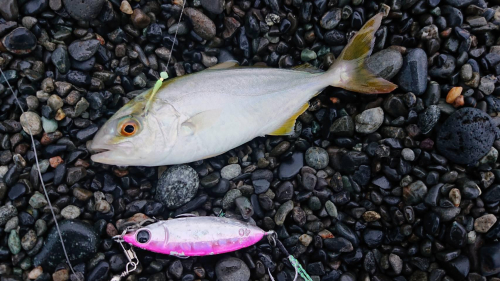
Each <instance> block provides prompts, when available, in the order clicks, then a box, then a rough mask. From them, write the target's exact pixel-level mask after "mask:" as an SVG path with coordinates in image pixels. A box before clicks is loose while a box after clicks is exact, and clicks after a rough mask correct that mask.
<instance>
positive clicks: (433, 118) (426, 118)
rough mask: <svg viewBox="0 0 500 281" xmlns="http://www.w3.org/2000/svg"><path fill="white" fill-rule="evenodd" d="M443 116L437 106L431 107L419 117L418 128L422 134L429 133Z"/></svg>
mask: <svg viewBox="0 0 500 281" xmlns="http://www.w3.org/2000/svg"><path fill="white" fill-rule="evenodd" d="M440 116H441V110H440V109H439V107H438V106H437V105H430V106H429V107H427V109H426V110H425V111H424V112H423V113H422V114H420V115H419V116H418V127H419V128H420V130H421V131H422V134H427V133H429V132H430V131H431V130H432V129H433V128H434V126H436V124H437V122H438V121H439V117H440Z"/></svg>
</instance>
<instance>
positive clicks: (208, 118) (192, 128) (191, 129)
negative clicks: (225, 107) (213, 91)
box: [181, 109, 221, 135]
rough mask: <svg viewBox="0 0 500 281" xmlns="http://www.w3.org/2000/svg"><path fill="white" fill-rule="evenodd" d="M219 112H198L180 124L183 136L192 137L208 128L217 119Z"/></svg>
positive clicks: (214, 110) (215, 110) (216, 110)
mask: <svg viewBox="0 0 500 281" xmlns="http://www.w3.org/2000/svg"><path fill="white" fill-rule="evenodd" d="M220 114H221V110H218V109H213V110H207V111H203V112H200V113H198V114H196V115H194V116H193V117H191V118H189V119H188V120H186V121H185V122H183V123H182V124H181V133H182V134H183V135H192V134H194V133H196V132H200V131H203V130H205V129H207V128H210V126H212V125H213V124H214V123H215V122H217V120H218V119H219V117H220Z"/></svg>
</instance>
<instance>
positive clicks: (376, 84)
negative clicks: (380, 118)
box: [326, 13, 397, 94]
mask: <svg viewBox="0 0 500 281" xmlns="http://www.w3.org/2000/svg"><path fill="white" fill-rule="evenodd" d="M382 17H383V14H382V13H379V14H377V15H375V16H374V17H372V18H371V19H370V20H369V21H368V22H366V24H365V25H364V26H363V27H362V28H361V29H360V30H359V31H358V33H356V35H354V37H353V38H352V39H351V41H350V42H349V43H348V44H347V46H346V47H345V48H344V50H343V51H342V53H341V54H340V56H339V57H338V58H337V60H336V61H335V63H334V64H333V65H332V66H331V67H330V69H328V71H327V73H326V75H330V77H332V78H333V81H332V82H331V84H330V85H331V86H334V87H340V88H343V89H346V90H349V91H354V92H358V93H363V94H381V93H389V92H391V91H393V90H394V89H396V88H397V86H396V85H395V84H393V83H391V82H389V81H387V80H385V79H383V78H380V77H377V76H376V75H374V74H373V73H371V71H370V70H368V69H367V68H366V66H365V59H366V58H367V57H368V56H369V55H370V54H371V52H372V50H373V45H374V44H375V32H376V31H377V29H378V28H379V27H380V23H381V21H382Z"/></svg>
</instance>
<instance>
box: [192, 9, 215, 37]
mask: <svg viewBox="0 0 500 281" xmlns="http://www.w3.org/2000/svg"><path fill="white" fill-rule="evenodd" d="M184 12H185V13H186V15H187V16H188V17H189V19H190V20H191V23H192V24H193V30H194V32H196V34H198V35H199V36H200V37H201V38H203V39H206V40H210V39H212V38H213V37H214V36H215V32H216V30H215V24H214V22H213V21H212V20H211V19H210V18H209V17H207V16H206V15H204V14H202V13H201V12H199V11H198V10H196V9H193V8H189V7H188V8H185V9H184Z"/></svg>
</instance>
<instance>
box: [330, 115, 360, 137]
mask: <svg viewBox="0 0 500 281" xmlns="http://www.w3.org/2000/svg"><path fill="white" fill-rule="evenodd" d="M330 132H331V133H332V134H333V135H335V136H339V137H350V136H352V135H353V133H354V122H353V121H352V118H351V117H350V116H342V117H340V118H338V119H337V120H335V121H334V122H333V124H332V125H331V127H330Z"/></svg>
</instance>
